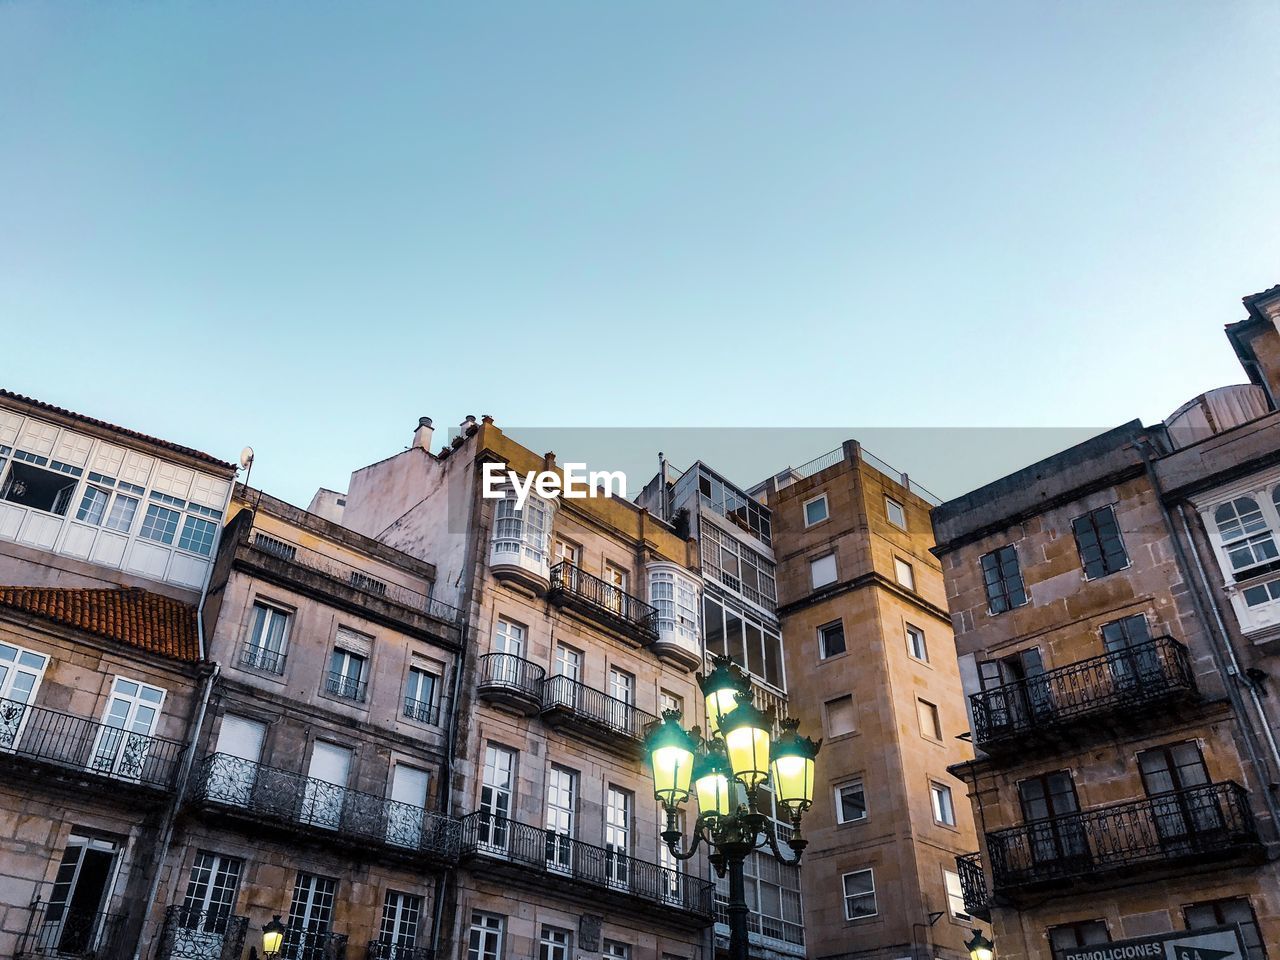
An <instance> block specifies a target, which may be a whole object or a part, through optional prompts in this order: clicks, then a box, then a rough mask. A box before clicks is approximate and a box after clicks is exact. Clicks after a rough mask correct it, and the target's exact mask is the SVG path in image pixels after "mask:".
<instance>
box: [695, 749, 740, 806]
mask: <svg viewBox="0 0 1280 960" xmlns="http://www.w3.org/2000/svg"><path fill="white" fill-rule="evenodd" d="M693 790H694V793H696V794H697V795H698V813H700V814H701V815H702V816H704V817H727V816H728V815H729V814H730V813H732V812H733V791H734V785H733V771H732V770H731V769H730V768H729V760H728V758H727V757H725V755H724V751H723V749H722V748H721V747H720V746H719V744H713V745H712V746H711V747H709V748H708V750H707V752H706V754H705V755H703V756H701V757H699V758H698V759H697V761H695V763H694V765H693Z"/></svg>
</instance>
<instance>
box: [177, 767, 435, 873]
mask: <svg viewBox="0 0 1280 960" xmlns="http://www.w3.org/2000/svg"><path fill="white" fill-rule="evenodd" d="M191 799H192V801H193V802H195V803H197V804H200V805H203V806H209V805H212V806H216V807H217V808H218V809H220V810H221V811H223V812H226V813H230V814H232V815H238V816H242V817H244V818H246V819H250V820H260V821H269V822H272V823H276V824H281V825H284V826H288V827H291V828H294V829H297V830H301V831H305V832H307V833H312V834H323V835H327V836H331V837H333V838H335V839H339V840H346V841H350V842H353V843H355V844H356V845H358V846H361V847H367V846H368V842H369V841H373V842H374V843H375V844H377V845H379V847H381V848H383V849H385V850H387V851H390V852H393V853H404V854H409V855H413V856H422V857H426V858H428V859H433V860H437V861H440V862H445V863H452V862H454V861H455V860H457V857H458V821H457V820H454V819H452V818H450V817H446V816H443V815H441V814H438V813H431V812H428V811H426V810H424V809H423V808H421V807H416V806H414V805H413V804H410V803H400V802H398V801H395V800H388V799H387V798H386V797H379V796H377V795H376V794H372V793H363V792H361V791H359V790H351V789H349V788H347V787H343V786H339V785H338V784H334V783H327V782H326V781H324V780H316V779H313V778H311V777H304V776H302V775H301V774H298V773H291V772H290V771H287V770H280V769H277V768H275V767H268V766H264V765H263V764H260V763H254V762H252V761H250V760H243V759H241V758H240V757H233V756H230V755H229V754H225V753H215V754H211V755H209V756H207V757H205V758H204V760H203V761H202V763H201V765H200V770H199V773H198V776H197V777H196V779H195V784H194V787H193V790H192V795H191Z"/></svg>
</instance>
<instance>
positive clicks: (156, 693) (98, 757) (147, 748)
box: [89, 677, 164, 780]
mask: <svg viewBox="0 0 1280 960" xmlns="http://www.w3.org/2000/svg"><path fill="white" fill-rule="evenodd" d="M163 704H164V691H163V690H161V689H160V688H159V687H153V686H150V685H149V684H145V683H140V682H139V681H137V680H130V679H128V678H127V677H116V678H115V680H114V682H113V683H112V684H111V696H110V698H109V699H108V700H107V708H106V710H105V711H104V713H103V717H102V725H101V726H100V727H99V728H98V736H97V737H96V739H95V741H94V744H93V757H92V759H91V760H90V761H89V767H90V769H92V770H95V771H97V772H98V773H106V774H110V775H111V776H114V777H120V778H121V779H124V780H141V779H142V775H143V773H145V772H146V766H147V757H148V756H149V755H150V753H151V734H152V732H153V731H154V730H155V726H156V721H157V720H159V718H160V708H161V707H162V706H163Z"/></svg>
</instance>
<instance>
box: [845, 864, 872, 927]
mask: <svg viewBox="0 0 1280 960" xmlns="http://www.w3.org/2000/svg"><path fill="white" fill-rule="evenodd" d="M842 882H843V884H844V918H845V919H846V920H861V919H862V918H863V917H874V916H875V915H876V913H877V912H878V911H877V909H876V878H875V873H873V872H872V871H871V870H856V871H854V872H853V873H846V874H845V875H844V877H843V878H842Z"/></svg>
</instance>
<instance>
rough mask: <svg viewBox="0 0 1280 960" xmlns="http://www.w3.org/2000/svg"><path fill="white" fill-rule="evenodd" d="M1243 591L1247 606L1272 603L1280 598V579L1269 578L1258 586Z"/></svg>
mask: <svg viewBox="0 0 1280 960" xmlns="http://www.w3.org/2000/svg"><path fill="white" fill-rule="evenodd" d="M1243 593H1244V602H1245V606H1248V607H1260V606H1262V605H1263V604H1264V603H1272V602H1274V601H1276V600H1280V580H1268V581H1267V582H1266V583H1260V584H1258V585H1257V586H1256V587H1249V588H1248V589H1246V590H1244V591H1243Z"/></svg>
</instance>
